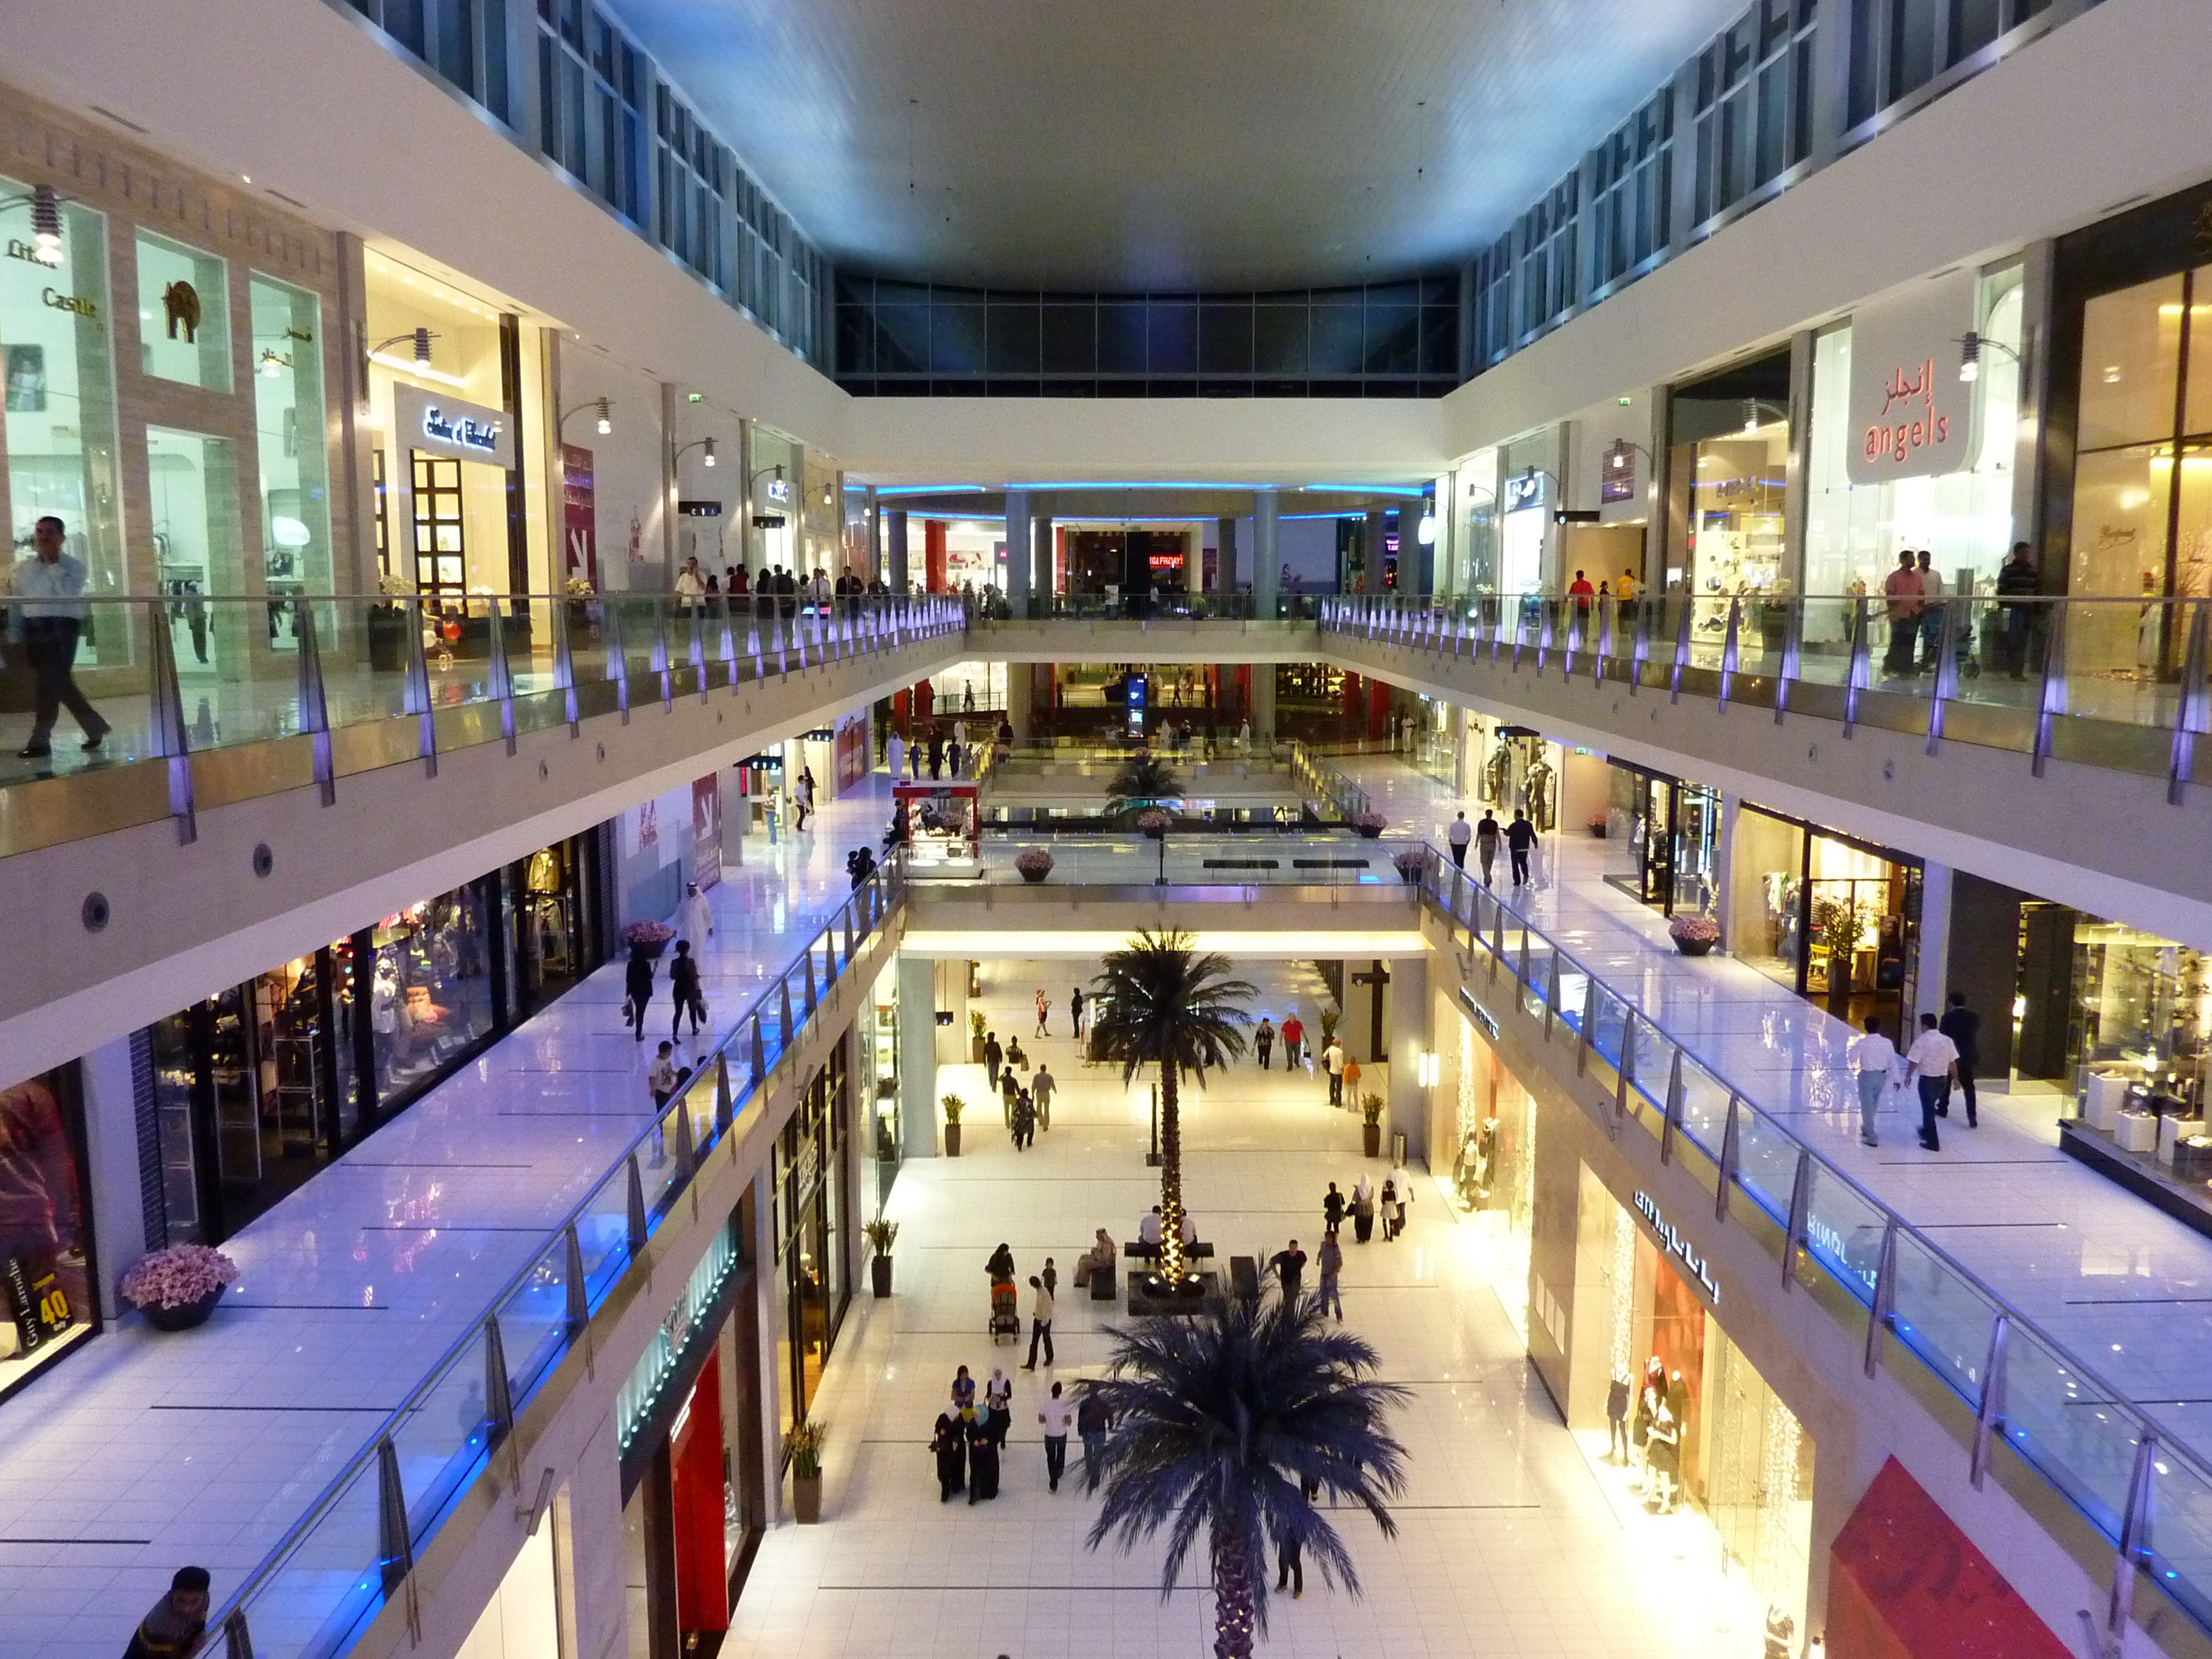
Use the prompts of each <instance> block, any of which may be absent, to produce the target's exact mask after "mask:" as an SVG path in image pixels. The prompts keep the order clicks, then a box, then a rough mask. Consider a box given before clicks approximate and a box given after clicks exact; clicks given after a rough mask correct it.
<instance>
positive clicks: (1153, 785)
mask: <svg viewBox="0 0 2212 1659" xmlns="http://www.w3.org/2000/svg"><path fill="white" fill-rule="evenodd" d="M1179 799H1182V779H1181V778H1179V777H1177V776H1176V775H1175V769H1174V768H1173V767H1171V766H1170V765H1169V764H1168V763H1166V762H1165V761H1164V760H1162V759H1160V757H1158V756H1157V755H1152V754H1135V755H1132V756H1130V757H1129V758H1128V759H1127V760H1125V761H1123V762H1122V763H1121V770H1119V771H1118V772H1116V773H1115V774H1114V777H1113V781H1111V782H1109V784H1108V785H1107V786H1106V810H1107V811H1109V812H1110V813H1114V814H1115V815H1117V816H1118V815H1119V814H1121V813H1123V812H1127V811H1132V810H1133V809H1135V808H1138V807H1145V806H1152V805H1157V804H1158V803H1159V802H1161V801H1164V800H1179Z"/></svg>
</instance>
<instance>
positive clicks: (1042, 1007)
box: [1036, 985, 1052, 1036]
mask: <svg viewBox="0 0 2212 1659" xmlns="http://www.w3.org/2000/svg"><path fill="white" fill-rule="evenodd" d="M1051 1012H1052V999H1051V998H1050V997H1048V996H1047V995H1046V994H1044V987H1043V986H1042V985H1040V986H1038V987H1037V994H1036V1014H1037V1028H1036V1034H1037V1035H1038V1036H1051V1035H1052V1033H1051V1032H1049V1031H1048V1030H1045V1029H1044V1022H1045V1017H1046V1016H1047V1015H1048V1014H1049V1013H1051Z"/></svg>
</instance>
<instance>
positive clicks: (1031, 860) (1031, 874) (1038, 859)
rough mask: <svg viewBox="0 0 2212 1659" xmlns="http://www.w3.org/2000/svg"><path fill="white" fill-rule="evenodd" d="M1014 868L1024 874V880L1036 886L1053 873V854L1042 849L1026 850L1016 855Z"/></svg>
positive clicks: (1032, 848)
mask: <svg viewBox="0 0 2212 1659" xmlns="http://www.w3.org/2000/svg"><path fill="white" fill-rule="evenodd" d="M1014 868H1015V869H1017V870H1018V871H1020V872H1022V879H1023V880H1024V881H1025V882H1027V883H1029V884H1030V886H1032V887H1034V886H1036V884H1038V883H1039V882H1041V881H1042V880H1043V879H1044V878H1046V877H1047V876H1048V875H1050V874H1051V873H1052V854H1049V853H1048V852H1046V851H1045V850H1044V848H1042V847H1030V848H1024V849H1023V850H1022V851H1021V852H1019V853H1017V854H1014Z"/></svg>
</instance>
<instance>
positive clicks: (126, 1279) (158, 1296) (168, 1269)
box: [122, 1244, 238, 1308]
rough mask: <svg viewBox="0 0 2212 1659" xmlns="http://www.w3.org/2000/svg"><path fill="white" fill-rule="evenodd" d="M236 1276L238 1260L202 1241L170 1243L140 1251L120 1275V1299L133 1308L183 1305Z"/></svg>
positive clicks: (215, 1292) (215, 1291)
mask: <svg viewBox="0 0 2212 1659" xmlns="http://www.w3.org/2000/svg"><path fill="white" fill-rule="evenodd" d="M237 1278H238V1263H236V1262H235V1261H232V1260H231V1259H230V1258H229V1257H228V1256H227V1255H224V1254H223V1253H222V1251H221V1250H215V1249H209V1248H208V1247H207V1246H206V1245H204V1244H172V1245H169V1246H168V1247H167V1249H159V1250H155V1252H153V1253H152V1254H151V1255H142V1256H140V1257H139V1258H138V1260H137V1261H134V1262H133V1263H131V1270H130V1271H129V1272H128V1273H125V1274H124V1275H123V1285H122V1291H123V1299H124V1300H125V1302H128V1303H129V1304H131V1306H132V1307H134V1308H185V1307H189V1306H191V1304H193V1303H195V1302H204V1301H205V1300H206V1299H207V1298H208V1297H211V1296H216V1295H220V1294H221V1293H222V1290H223V1287H224V1286H225V1285H229V1284H231V1283H232V1282H233V1281H234V1280H235V1279H237Z"/></svg>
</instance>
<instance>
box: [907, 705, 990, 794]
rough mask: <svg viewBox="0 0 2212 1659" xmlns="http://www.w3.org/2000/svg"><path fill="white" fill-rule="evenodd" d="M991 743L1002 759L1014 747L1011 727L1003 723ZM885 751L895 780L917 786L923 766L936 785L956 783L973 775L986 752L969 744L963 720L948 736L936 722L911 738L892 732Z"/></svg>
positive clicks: (978, 745)
mask: <svg viewBox="0 0 2212 1659" xmlns="http://www.w3.org/2000/svg"><path fill="white" fill-rule="evenodd" d="M991 742H992V743H993V744H994V745H996V746H997V748H998V750H999V751H1000V755H1001V756H1002V757H1003V756H1004V755H1005V753H1006V751H1007V750H1011V749H1012V747H1013V744H1014V728H1013V726H1012V724H1011V723H1010V722H1008V721H1006V720H1000V722H999V726H998V729H997V730H996V731H995V732H993V733H992V734H991ZM884 750H885V758H886V759H887V760H888V761H889V763H890V774H891V776H892V777H893V778H894V779H896V778H902V777H910V778H911V779H912V780H913V781H915V782H916V783H920V782H921V773H922V768H923V767H924V766H927V768H928V769H929V779H930V781H931V782H933V783H936V782H939V781H942V780H944V779H945V778H947V777H951V778H953V779H956V780H957V779H958V778H959V777H961V776H962V775H963V773H973V772H974V771H975V768H976V765H977V763H978V762H979V760H980V758H981V755H982V752H983V750H982V745H981V744H980V743H970V742H969V732H968V722H967V721H966V720H955V721H953V722H952V729H951V732H949V733H948V732H946V731H945V728H944V727H943V726H939V725H937V724H936V723H935V722H934V721H932V722H931V723H930V724H929V725H927V726H923V727H921V729H920V730H918V731H917V732H915V734H914V736H913V737H912V738H903V737H901V736H900V735H899V734H898V733H897V732H892V733H891V734H890V738H889V739H888V740H887V741H886V743H885V744H884Z"/></svg>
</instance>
